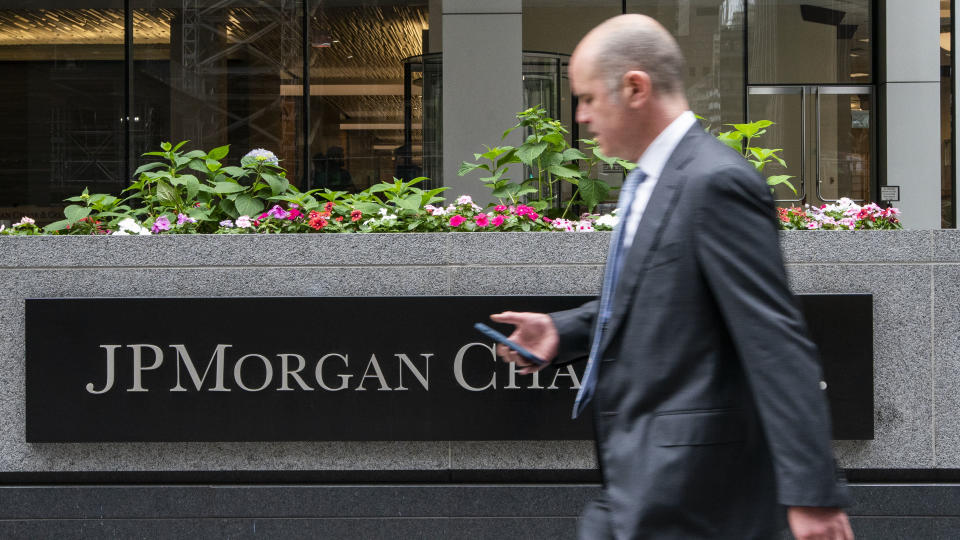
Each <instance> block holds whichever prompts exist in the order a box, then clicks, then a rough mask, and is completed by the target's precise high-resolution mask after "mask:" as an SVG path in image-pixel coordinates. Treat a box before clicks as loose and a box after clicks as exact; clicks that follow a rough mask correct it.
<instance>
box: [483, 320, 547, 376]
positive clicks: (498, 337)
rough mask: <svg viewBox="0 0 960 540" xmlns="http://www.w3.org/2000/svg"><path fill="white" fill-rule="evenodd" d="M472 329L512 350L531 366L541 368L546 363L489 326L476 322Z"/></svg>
mask: <svg viewBox="0 0 960 540" xmlns="http://www.w3.org/2000/svg"><path fill="white" fill-rule="evenodd" d="M473 327H474V328H476V329H477V330H478V331H479V332H480V333H482V334H483V335H485V336H487V337H488V338H490V339H492V340H494V341H496V342H497V343H502V344H504V345H506V346H507V347H509V348H511V349H513V350H514V351H516V352H517V354H519V355H520V356H522V357H523V359H524V360H527V361H528V362H530V363H532V364H536V365H538V366H542V365H544V364H546V363H547V362H546V361H545V360H544V359H543V358H540V357H539V356H537V355H535V354H533V353H532V352H530V351H528V350H526V349H524V348H523V347H521V346H520V345H518V344H517V343H514V342H513V341H510V340H509V339H507V336H505V335H503V334H501V333H500V332H497V331H496V330H494V329H493V328H490V327H489V326H487V325H485V324H483V323H479V322H478V323H476V324H474V325H473Z"/></svg>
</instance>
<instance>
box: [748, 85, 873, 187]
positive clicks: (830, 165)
mask: <svg viewBox="0 0 960 540" xmlns="http://www.w3.org/2000/svg"><path fill="white" fill-rule="evenodd" d="M873 101H874V100H873V88H872V87H870V86H802V85H789V86H755V87H750V88H749V89H748V100H747V118H748V119H749V121H751V122H753V121H757V120H771V121H773V122H774V125H773V126H770V127H769V128H767V132H766V133H765V134H764V135H762V138H761V139H759V140H758V141H757V142H756V143H755V144H756V145H757V146H761V147H765V148H780V149H782V151H781V152H780V155H781V157H783V159H784V160H785V161H786V166H785V167H784V166H781V165H780V164H773V165H770V166H768V167H769V168H768V169H767V170H766V171H765V173H766V174H767V175H774V174H788V175H791V176H793V178H792V179H791V182H792V183H793V186H794V188H795V189H796V192H794V191H793V190H791V189H790V188H789V187H787V186H782V185H781V186H778V187H777V188H776V190H775V191H774V198H775V199H776V201H777V203H778V204H780V205H791V204H810V205H814V206H819V205H822V204H827V203H831V202H834V201H836V200H838V199H840V198H842V197H847V198H850V199H853V200H854V201H857V202H867V201H870V200H871V199H872V197H873V195H872V194H873V187H872V186H873V184H874V181H873V179H874V177H875V174H874V171H873V166H872V163H873V156H874V154H875V150H874V149H875V139H876V135H875V129H874V122H873V109H874V107H873Z"/></svg>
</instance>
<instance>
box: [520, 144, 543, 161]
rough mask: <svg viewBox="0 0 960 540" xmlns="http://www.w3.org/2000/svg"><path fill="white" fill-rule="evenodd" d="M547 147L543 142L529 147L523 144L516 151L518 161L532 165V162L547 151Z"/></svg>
mask: <svg viewBox="0 0 960 540" xmlns="http://www.w3.org/2000/svg"><path fill="white" fill-rule="evenodd" d="M547 146H549V145H548V144H547V143H545V142H541V143H537V144H531V145H526V144H525V145H523V146H521V147H520V148H518V149H517V157H518V158H520V161H522V162H523V163H524V164H526V165H533V160H535V159H537V158H538V157H540V154H542V153H543V152H544V150H546V149H547Z"/></svg>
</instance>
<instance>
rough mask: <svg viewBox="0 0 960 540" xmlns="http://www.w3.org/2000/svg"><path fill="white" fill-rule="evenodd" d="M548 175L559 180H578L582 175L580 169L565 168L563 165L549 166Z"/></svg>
mask: <svg viewBox="0 0 960 540" xmlns="http://www.w3.org/2000/svg"><path fill="white" fill-rule="evenodd" d="M547 170H548V171H549V172H550V174H552V175H555V176H559V177H560V178H579V177H580V176H581V175H582V174H583V173H581V172H580V169H575V168H573V167H567V166H564V165H551V166H549V167H548V168H547Z"/></svg>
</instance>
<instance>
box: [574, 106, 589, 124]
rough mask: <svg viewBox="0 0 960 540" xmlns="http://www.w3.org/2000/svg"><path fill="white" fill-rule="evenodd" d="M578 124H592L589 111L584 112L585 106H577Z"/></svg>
mask: <svg viewBox="0 0 960 540" xmlns="http://www.w3.org/2000/svg"><path fill="white" fill-rule="evenodd" d="M575 117H576V120H577V122H579V123H581V124H588V123H590V115H589V114H587V111H586V110H584V107H583V105H577V114H576V115H575Z"/></svg>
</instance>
